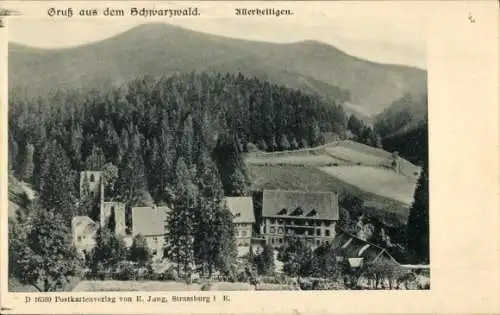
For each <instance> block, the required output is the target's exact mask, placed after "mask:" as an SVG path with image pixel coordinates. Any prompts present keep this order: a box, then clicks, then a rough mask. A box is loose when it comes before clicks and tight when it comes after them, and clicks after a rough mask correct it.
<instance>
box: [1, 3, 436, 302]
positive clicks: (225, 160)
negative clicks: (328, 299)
mask: <svg viewBox="0 0 500 315" xmlns="http://www.w3.org/2000/svg"><path fill="white" fill-rule="evenodd" d="M139 4H140V3H139ZM168 5H169V3H168V2H164V3H157V4H156V5H155V7H154V8H153V7H151V8H150V7H147V6H146V5H144V7H140V6H134V5H132V4H130V5H124V6H123V7H120V6H119V3H118V4H116V5H113V4H112V5H110V6H108V8H107V10H108V11H107V14H106V13H105V12H104V8H105V7H104V6H102V7H100V8H99V9H96V15H99V17H95V18H92V17H86V16H87V15H88V16H90V15H92V14H94V13H93V12H92V9H91V8H90V7H91V6H90V5H88V8H85V7H83V6H82V5H80V6H79V7H78V8H77V6H76V5H75V6H73V7H72V8H69V7H63V6H62V5H60V6H59V7H54V8H52V9H53V10H52V11H50V10H51V8H48V7H47V8H45V9H44V10H45V11H46V12H42V13H43V14H44V15H45V16H44V17H43V18H42V17H40V18H24V19H23V17H22V12H20V14H21V16H19V17H16V18H12V19H9V20H7V21H4V24H5V26H6V28H7V29H8V37H9V43H8V290H9V292H116V291H141V292H154V291H158V292H160V291H161V292H165V291H176V292H178V291H190V292H191V291H311V290H322V291H330V290H331V291H333V290H365V291H369V290H429V289H431V287H432V280H431V279H432V277H431V275H432V272H431V270H430V269H431V268H430V261H431V259H430V239H431V235H430V233H429V181H430V180H432V176H430V174H429V156H428V154H429V153H428V152H429V149H428V97H427V91H428V86H427V84H428V82H427V81H428V80H427V62H426V61H427V55H426V37H425V33H424V30H423V27H424V26H425V23H424V22H423V20H422V19H423V18H424V17H423V14H420V13H419V11H418V10H415V11H412V12H410V11H408V12H406V14H405V15H404V16H401V15H398V14H392V13H391V12H392V11H385V12H384V10H381V11H373V10H370V9H365V8H363V7H362V6H356V5H352V6H349V5H346V6H340V5H339V6H337V7H335V9H331V10H321V9H320V8H319V7H315V6H309V7H306V6H303V8H301V9H300V10H299V9H298V8H294V7H293V6H291V5H290V4H286V3H283V4H280V3H278V2H276V3H269V4H265V3H264V4H260V5H258V6H257V5H256V4H253V5H252V6H250V5H246V4H245V3H233V4H232V5H227V8H226V7H224V8H225V10H226V11H227V12H228V13H227V14H225V15H220V16H217V15H215V16H214V17H210V15H209V14H208V13H206V12H207V10H208V9H207V8H206V6H203V5H200V7H196V6H194V5H193V6H191V5H188V4H186V5H184V8H182V9H169V8H167V7H168ZM80 9H82V10H83V9H84V10H83V15H84V16H81V15H82V11H81V10H80ZM219 10H222V9H221V8H219ZM204 14H206V16H204ZM306 14H307V15H308V16H309V18H305V17H303V16H306ZM301 16H302V18H300V19H299V18H297V17H301ZM70 21H71V22H70ZM42 34H43V35H42ZM5 164H7V163H5ZM431 167H432V166H431ZM433 210H435V209H433ZM439 210H443V209H439ZM207 296H210V295H207ZM168 298H169V299H171V298H174V297H170V296H169V297H168ZM178 298H179V299H181V298H182V297H178ZM195 298H201V297H200V296H198V297H195ZM144 299H146V300H147V299H159V298H158V297H155V296H154V294H152V295H149V296H147V295H146V296H144ZM207 299H210V298H209V297H207ZM146 302H147V301H146ZM207 302H209V301H207Z"/></svg>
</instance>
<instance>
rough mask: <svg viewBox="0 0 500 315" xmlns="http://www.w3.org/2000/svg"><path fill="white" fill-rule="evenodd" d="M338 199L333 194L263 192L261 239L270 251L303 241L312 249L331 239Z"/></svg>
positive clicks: (337, 215) (335, 220)
mask: <svg viewBox="0 0 500 315" xmlns="http://www.w3.org/2000/svg"><path fill="white" fill-rule="evenodd" d="M338 219H339V205H338V196H337V194H335V193H333V192H304V191H286V190H264V192H263V198H262V222H261V235H263V236H264V239H265V242H266V243H267V244H269V245H271V246H273V247H281V246H283V245H284V244H285V243H286V241H287V240H288V239H289V238H303V239H305V240H306V241H307V242H309V243H310V244H311V245H312V246H313V247H317V246H319V245H321V244H322V243H325V242H331V241H332V240H333V239H334V238H335V225H336V223H337V221H338Z"/></svg>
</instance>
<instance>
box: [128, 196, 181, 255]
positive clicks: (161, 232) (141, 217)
mask: <svg viewBox="0 0 500 315" xmlns="http://www.w3.org/2000/svg"><path fill="white" fill-rule="evenodd" d="M170 211H171V210H170V208H169V207H157V206H153V207H133V208H132V236H134V237H135V236H137V235H139V234H141V235H142V236H144V237H145V238H146V241H147V244H148V247H149V249H150V250H151V253H152V254H153V259H162V258H163V249H164V246H165V234H166V231H167V229H166V225H167V222H166V221H167V213H168V212H170Z"/></svg>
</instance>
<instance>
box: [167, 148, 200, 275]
mask: <svg viewBox="0 0 500 315" xmlns="http://www.w3.org/2000/svg"><path fill="white" fill-rule="evenodd" d="M176 185H177V188H176V194H175V199H174V205H173V206H174V209H173V210H172V211H171V212H170V213H168V217H167V227H168V228H167V235H166V237H165V242H166V247H165V252H166V256H167V257H168V258H169V260H171V261H172V262H174V263H175V264H176V265H177V272H178V274H181V271H182V272H183V274H184V275H185V276H187V275H189V273H190V272H191V271H192V268H193V264H194V248H193V247H194V233H195V231H194V228H195V227H194V221H195V219H194V214H195V211H196V207H197V206H198V204H197V199H198V190H197V187H196V186H195V185H194V183H193V182H192V179H191V175H190V172H189V169H188V166H187V165H186V163H185V162H184V159H183V158H180V159H179V160H178V162H177V169H176Z"/></svg>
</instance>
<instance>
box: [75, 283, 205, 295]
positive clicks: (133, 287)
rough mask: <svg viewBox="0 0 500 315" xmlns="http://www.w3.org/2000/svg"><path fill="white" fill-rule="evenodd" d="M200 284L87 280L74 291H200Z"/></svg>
mask: <svg viewBox="0 0 500 315" xmlns="http://www.w3.org/2000/svg"><path fill="white" fill-rule="evenodd" d="M200 290H201V285H200V284H196V283H195V284H190V285H188V284H186V283H182V282H174V281H117V280H104V281H89V280H85V281H82V282H80V283H79V284H78V285H77V286H76V287H74V288H73V291H74V292H112V291H200Z"/></svg>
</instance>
